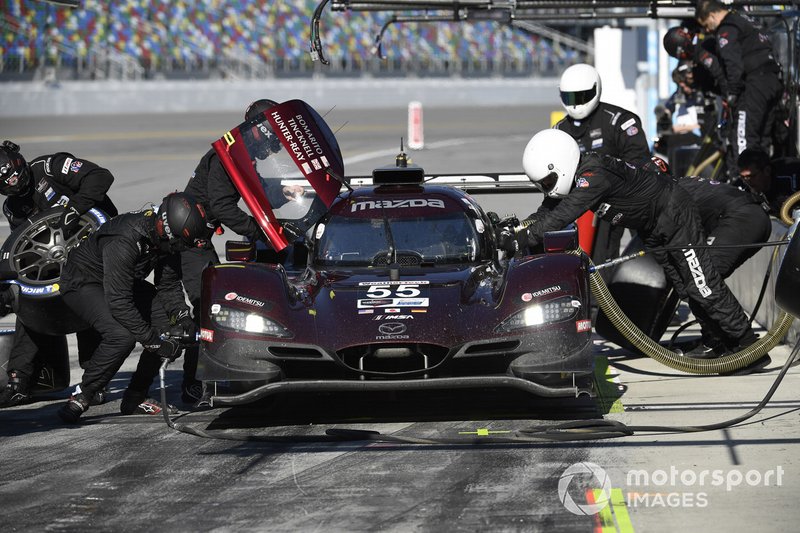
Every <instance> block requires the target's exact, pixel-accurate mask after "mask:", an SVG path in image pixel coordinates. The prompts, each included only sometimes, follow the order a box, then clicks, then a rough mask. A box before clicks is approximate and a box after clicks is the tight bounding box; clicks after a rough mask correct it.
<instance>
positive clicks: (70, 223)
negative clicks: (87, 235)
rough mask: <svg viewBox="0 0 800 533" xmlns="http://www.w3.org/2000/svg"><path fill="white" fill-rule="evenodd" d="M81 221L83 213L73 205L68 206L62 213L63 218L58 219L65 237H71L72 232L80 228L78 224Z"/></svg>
mask: <svg viewBox="0 0 800 533" xmlns="http://www.w3.org/2000/svg"><path fill="white" fill-rule="evenodd" d="M80 221H81V214H80V213H78V210H77V209H75V208H74V207H72V206H69V205H68V206H66V207H65V208H64V212H63V213H61V218H59V219H58V227H59V228H61V231H62V232H63V233H64V236H65V237H71V236H72V234H74V233H75V231H76V230H77V229H78V224H79V223H80Z"/></svg>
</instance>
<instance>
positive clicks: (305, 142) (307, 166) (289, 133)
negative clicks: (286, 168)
mask: <svg viewBox="0 0 800 533" xmlns="http://www.w3.org/2000/svg"><path fill="white" fill-rule="evenodd" d="M272 118H273V119H274V120H275V124H277V126H278V131H280V132H281V134H282V135H283V138H284V139H286V141H287V142H288V143H289V149H290V150H291V151H292V154H294V157H295V159H296V160H297V161H298V162H299V163H300V166H301V167H302V168H303V173H304V174H310V173H311V172H313V171H314V170H320V169H322V168H323V167H328V166H329V164H328V160H327V158H326V157H325V155H324V154H325V151H324V150H323V149H322V147H321V146H320V144H319V141H317V138H316V137H314V134H313V132H312V131H311V128H310V127H309V125H308V123H307V122H306V120H305V118H304V117H303V115H300V114H298V115H295V116H294V117H292V118H290V119H287V120H286V121H284V120H283V118H282V117H281V116H280V114H279V113H278V112H277V111H273V112H272ZM312 167H313V168H312Z"/></svg>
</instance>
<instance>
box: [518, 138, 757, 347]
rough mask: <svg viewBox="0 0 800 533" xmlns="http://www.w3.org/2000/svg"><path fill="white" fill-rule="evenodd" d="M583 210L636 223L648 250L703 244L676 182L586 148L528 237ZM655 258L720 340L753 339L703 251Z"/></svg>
mask: <svg viewBox="0 0 800 533" xmlns="http://www.w3.org/2000/svg"><path fill="white" fill-rule="evenodd" d="M586 209H592V210H593V211H595V213H597V215H598V216H600V217H601V218H603V219H605V220H609V221H610V222H611V224H612V225H614V226H622V227H626V228H630V229H635V230H636V231H637V232H638V233H639V235H640V236H641V237H642V239H643V241H644V243H645V246H646V247H647V248H649V249H654V248H657V247H660V246H690V245H694V244H704V243H705V240H706V238H705V234H704V232H703V227H702V223H701V220H700V215H699V214H698V210H697V207H696V205H695V203H694V201H693V200H692V197H691V196H690V195H689V193H688V192H687V191H686V190H685V189H684V188H682V187H680V186H678V185H677V181H676V180H674V179H672V178H670V177H669V176H667V175H665V174H659V173H656V172H650V171H647V170H644V169H643V168H640V167H637V166H635V165H633V164H631V163H628V162H623V161H621V160H619V159H616V158H613V157H609V156H603V155H599V154H595V153H588V154H584V155H582V156H581V161H580V164H579V165H578V170H577V172H576V174H575V184H574V186H573V188H572V189H571V190H570V192H569V194H568V195H567V196H566V198H563V199H553V198H547V199H546V200H545V201H544V202H543V203H542V206H541V207H540V208H539V210H538V211H537V212H536V214H535V215H533V217H532V218H533V220H534V221H533V223H532V224H531V225H530V226H529V227H528V241H529V243H537V242H541V239H542V236H543V235H544V233H545V232H546V231H552V230H558V229H561V228H563V227H564V226H566V225H567V224H569V223H570V222H572V221H573V220H575V218H577V217H578V216H580V214H581V213H583V212H584V211H585V210H586ZM653 256H654V257H655V259H656V260H657V261H658V262H659V263H660V264H661V265H662V266H663V267H664V271H665V272H666V274H667V276H668V278H669V279H670V281H671V282H672V284H673V287H675V289H676V290H677V291H678V294H679V295H680V296H681V297H682V298H687V297H688V298H689V299H690V300H692V301H694V303H695V304H696V305H697V306H698V309H700V313H701V315H702V318H701V320H703V321H704V322H705V323H708V324H711V325H712V327H714V328H718V329H719V330H720V331H721V332H722V335H723V340H724V341H725V342H726V344H728V345H730V346H734V347H735V346H739V345H741V344H743V343H744V344H751V343H752V342H753V341H755V339H756V337H755V334H754V333H753V331H752V329H751V327H750V324H749V322H748V319H747V317H746V316H745V313H744V311H743V310H742V308H741V306H740V305H739V302H738V301H737V300H736V298H735V297H734V296H733V294H732V293H731V292H730V290H729V289H728V287H727V286H726V285H725V283H724V282H723V281H722V277H721V276H720V274H719V273H718V272H717V270H716V269H715V268H714V265H713V262H712V260H711V255H710V254H709V253H708V252H707V251H706V250H705V249H694V248H685V249H681V250H673V251H656V250H654V251H653Z"/></svg>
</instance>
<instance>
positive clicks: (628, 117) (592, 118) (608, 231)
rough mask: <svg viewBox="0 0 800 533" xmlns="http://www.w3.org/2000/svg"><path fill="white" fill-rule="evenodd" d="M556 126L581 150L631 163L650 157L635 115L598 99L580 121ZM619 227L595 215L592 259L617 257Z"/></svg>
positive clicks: (643, 161)
mask: <svg viewBox="0 0 800 533" xmlns="http://www.w3.org/2000/svg"><path fill="white" fill-rule="evenodd" d="M555 127H556V129H559V130H561V131H565V132H567V133H569V134H570V136H571V137H572V138H573V139H575V140H576V141H577V142H578V147H579V148H580V150H581V153H584V152H597V153H600V154H605V155H610V156H613V157H619V158H620V159H622V160H624V161H630V162H632V163H642V164H643V163H646V162H647V161H649V160H650V147H649V146H648V145H647V137H645V134H644V128H642V121H641V119H640V118H639V116H638V115H636V114H635V113H632V112H630V111H628V110H626V109H623V108H621V107H618V106H615V105H612V104H607V103H605V102H600V103H599V104H598V106H597V109H595V110H594V112H592V114H591V115H589V116H588V117H586V118H585V119H583V120H575V119H573V118H570V117H568V116H567V117H564V118H563V119H562V120H560V121H559V122H558V123H557V124H556V125H555ZM622 233H623V229H622V228H621V227H614V226H612V225H611V224H609V223H608V222H606V221H604V220H602V219H600V218H599V217H595V238H594V245H593V247H592V260H593V261H594V262H595V263H597V264H600V263H602V262H604V261H606V260H608V259H613V258H615V257H617V256H619V246H620V241H621V240H622Z"/></svg>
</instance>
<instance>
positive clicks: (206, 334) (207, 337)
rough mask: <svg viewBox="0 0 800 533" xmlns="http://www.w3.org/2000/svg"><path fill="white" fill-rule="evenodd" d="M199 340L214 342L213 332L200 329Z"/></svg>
mask: <svg viewBox="0 0 800 533" xmlns="http://www.w3.org/2000/svg"><path fill="white" fill-rule="evenodd" d="M200 340H201V341H206V342H214V330H212V329H206V328H200Z"/></svg>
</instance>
